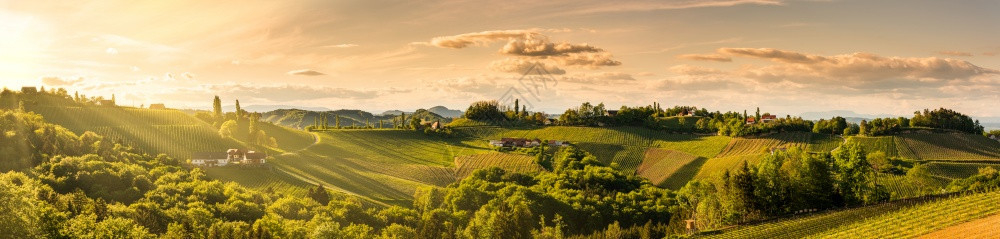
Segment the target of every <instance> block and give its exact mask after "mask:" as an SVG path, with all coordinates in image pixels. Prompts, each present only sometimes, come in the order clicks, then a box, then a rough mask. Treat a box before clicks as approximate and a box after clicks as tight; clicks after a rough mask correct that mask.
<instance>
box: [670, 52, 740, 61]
mask: <svg viewBox="0 0 1000 239" xmlns="http://www.w3.org/2000/svg"><path fill="white" fill-rule="evenodd" d="M677 58H681V59H688V60H696V61H718V62H731V61H733V58H732V57H728V56H723V55H718V54H686V55H679V56H677Z"/></svg>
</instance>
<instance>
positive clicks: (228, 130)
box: [219, 120, 236, 138]
mask: <svg viewBox="0 0 1000 239" xmlns="http://www.w3.org/2000/svg"><path fill="white" fill-rule="evenodd" d="M235 129H236V121H235V120H228V121H226V122H225V123H222V126H220V127H219V136H221V137H223V138H229V137H233V130H235Z"/></svg>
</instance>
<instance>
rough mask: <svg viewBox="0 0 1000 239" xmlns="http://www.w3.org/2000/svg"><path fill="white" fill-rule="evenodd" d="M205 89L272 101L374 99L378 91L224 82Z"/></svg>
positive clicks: (216, 92) (204, 87) (206, 86)
mask: <svg viewBox="0 0 1000 239" xmlns="http://www.w3.org/2000/svg"><path fill="white" fill-rule="evenodd" d="M203 89H204V90H206V91H208V92H213V93H215V94H220V95H231V96H248V97H250V98H258V99H265V100H270V101H276V102H281V101H295V100H315V99H326V98H337V99H373V98H375V97H377V96H378V92H377V91H372V90H354V89H345V88H331V87H315V86H307V85H264V86H258V85H244V84H224V85H205V86H203Z"/></svg>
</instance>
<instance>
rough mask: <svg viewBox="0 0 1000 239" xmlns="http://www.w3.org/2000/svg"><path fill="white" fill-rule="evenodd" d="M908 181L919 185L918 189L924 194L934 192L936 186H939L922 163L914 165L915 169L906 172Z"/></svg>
mask: <svg viewBox="0 0 1000 239" xmlns="http://www.w3.org/2000/svg"><path fill="white" fill-rule="evenodd" d="M906 180H907V181H909V182H910V183H912V184H913V185H917V188H919V189H920V191H921V192H922V193H930V192H933V190H934V188H935V187H934V186H935V184H937V181H935V180H934V177H932V176H931V173H930V170H928V169H927V166H926V165H924V164H922V163H918V164H917V165H913V168H910V170H907V171H906Z"/></svg>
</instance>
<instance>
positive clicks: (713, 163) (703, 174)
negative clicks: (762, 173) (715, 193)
mask: <svg viewBox="0 0 1000 239" xmlns="http://www.w3.org/2000/svg"><path fill="white" fill-rule="evenodd" d="M762 157H764V155H763V154H750V155H739V156H729V157H721V158H711V159H708V160H706V161H705V164H702V165H701V168H700V169H698V173H697V174H695V176H694V178H695V179H705V178H711V177H715V176H718V175H721V174H722V173H723V172H725V171H726V170H729V171H730V172H732V171H734V170H737V169H739V167H740V166H741V165H743V162H744V161H746V162H747V163H748V164H750V165H753V164H756V163H757V162H760V159H761V158H762Z"/></svg>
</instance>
